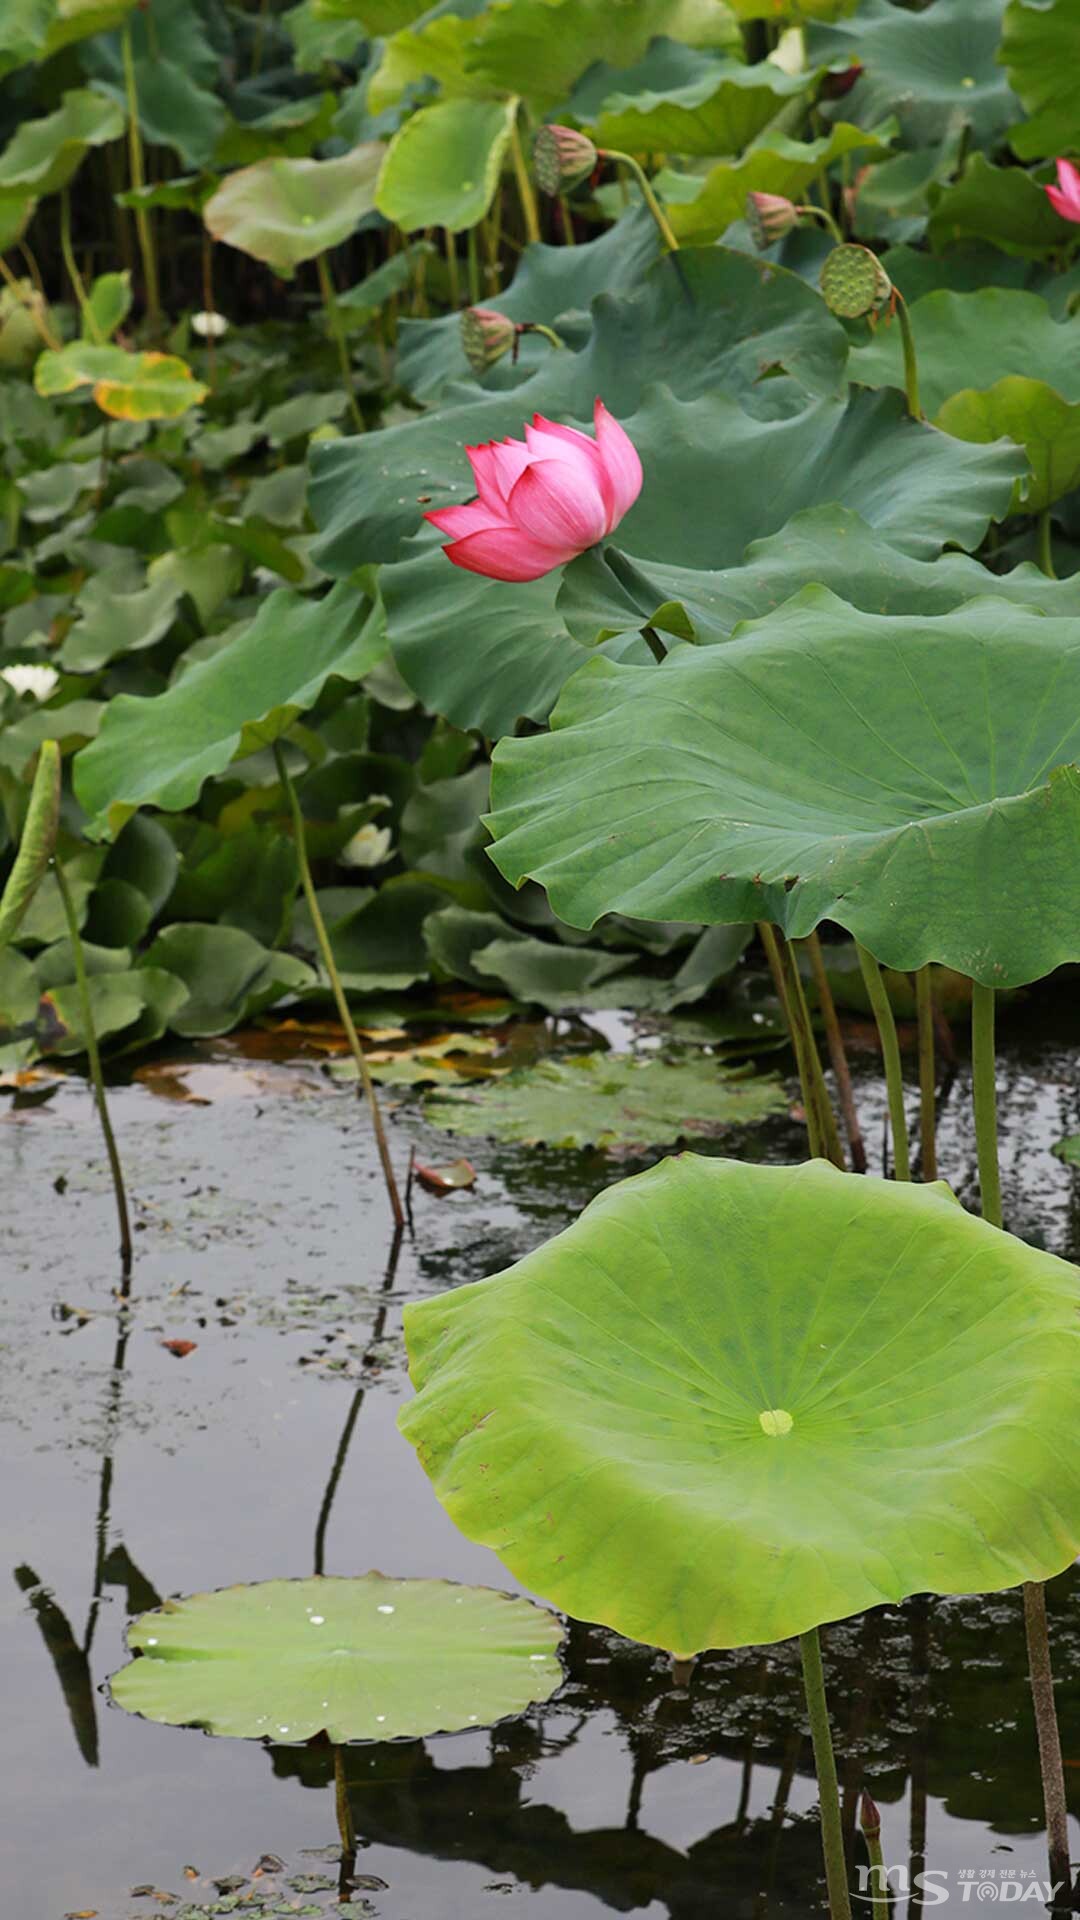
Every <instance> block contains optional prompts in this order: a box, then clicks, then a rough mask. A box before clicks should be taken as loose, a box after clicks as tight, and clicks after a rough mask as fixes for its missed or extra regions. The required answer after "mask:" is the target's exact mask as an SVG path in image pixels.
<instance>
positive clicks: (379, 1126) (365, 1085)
mask: <svg viewBox="0 0 1080 1920" xmlns="http://www.w3.org/2000/svg"><path fill="white" fill-rule="evenodd" d="M274 760H275V762H276V764H277V770H278V778H279V780H280V781H281V784H282V787H283V788H284V790H285V794H286V797H287V799H288V802H289V811H290V812H291V814H292V822H293V837H294V839H295V843H296V858H297V860H298V862H299V865H300V884H301V886H302V888H303V891H304V899H305V900H306V902H307V909H308V912H309V914H310V915H311V924H312V926H313V928H314V930H315V939H316V941H317V943H318V947H319V952H320V954H321V956H322V962H323V965H324V967H325V968H326V972H327V977H328V979H329V981H330V989H331V992H332V993H333V996H334V1004H335V1006H336V1007H337V1011H338V1019H339V1020H340V1021H341V1024H342V1026H343V1027H344V1029H345V1036H346V1038H347V1040H348V1042H349V1049H350V1051H351V1053H352V1057H353V1059H354V1060H355V1061H356V1070H357V1073H358V1074H359V1076H360V1086H361V1088H362V1090H363V1094H364V1098H365V1099H366V1101H367V1103H368V1107H369V1109H370V1111H371V1124H372V1127H373V1129H374V1132H375V1144H376V1146H377V1147H378V1150H379V1159H380V1161H381V1163H382V1170H383V1179H384V1180H385V1182H386V1192H387V1197H388V1199H389V1201H390V1209H391V1212H392V1213H393V1216H394V1225H395V1227H402V1226H404V1224H405V1210H404V1208H403V1207H402V1204H401V1195H400V1194H399V1192H398V1186H397V1181H396V1179H395V1177H394V1166H393V1162H392V1160H391V1158H390V1148H389V1145H388V1143H387V1139H386V1131H385V1128H384V1126H383V1117H382V1109H381V1107H380V1106H379V1097H378V1095H377V1093H376V1092H375V1082H374V1081H373V1080H372V1078H371V1073H370V1071H369V1069H368V1063H367V1061H366V1060H365V1058H364V1049H363V1047H362V1046H361V1045H360V1039H359V1036H358V1034H357V1031H356V1028H355V1026H354V1025H353V1017H352V1014H351V1013H350V1012H349V1003H348V1000H347V999H346V998H345V989H344V987H343V986H342V984H341V975H340V974H339V972H338V970H337V962H336V961H335V959H334V950H333V948H332V946H331V945H330V936H329V934H328V933H327V931H326V922H325V920H324V919H323V917H322V910H321V908H320V906H319V902H318V897H317V895H316V892H315V882H314V880H313V879H312V877H311V865H310V862H309V860H308V852H307V835H306V833H305V830H304V816H303V814H302V813H301V811H300V801H299V798H298V796H297V792H296V787H295V785H294V784H293V779H292V775H291V774H290V772H289V769H288V767H287V766H286V765H285V755H284V754H283V753H282V751H281V742H280V741H279V740H275V741H274Z"/></svg>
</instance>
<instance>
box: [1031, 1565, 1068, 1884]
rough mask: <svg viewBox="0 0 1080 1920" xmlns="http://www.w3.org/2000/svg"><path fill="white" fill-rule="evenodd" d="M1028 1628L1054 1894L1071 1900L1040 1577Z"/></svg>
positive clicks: (1065, 1812) (1035, 1585)
mask: <svg viewBox="0 0 1080 1920" xmlns="http://www.w3.org/2000/svg"><path fill="white" fill-rule="evenodd" d="M1024 1629H1025V1632H1026V1634H1027V1651H1028V1672H1029V1674H1030V1676H1031V1698H1032V1702H1033V1704H1034V1707H1035V1731H1036V1733H1037V1735H1038V1739H1039V1770H1040V1772H1041V1774H1042V1783H1043V1805H1044V1807H1045V1809H1046V1844H1047V1847H1048V1849H1049V1854H1050V1880H1051V1883H1052V1885H1053V1888H1054V1894H1055V1895H1056V1896H1064V1899H1066V1900H1067V1898H1068V1893H1069V1886H1070V1878H1069V1815H1068V1807H1067V1805H1066V1800H1065V1772H1064V1769H1063V1767H1062V1763H1061V1735H1060V1734H1059V1732H1058V1723H1057V1709H1056V1707H1055V1704H1054V1672H1053V1668H1052V1666H1051V1663H1050V1634H1049V1630H1048V1628H1047V1624H1046V1588H1045V1587H1044V1586H1043V1585H1042V1584H1041V1582H1039V1581H1037V1580H1026V1581H1025V1582H1024ZM1055 1903H1056V1902H1055Z"/></svg>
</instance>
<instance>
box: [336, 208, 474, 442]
mask: <svg viewBox="0 0 1080 1920" xmlns="http://www.w3.org/2000/svg"><path fill="white" fill-rule="evenodd" d="M447 239H448V240H449V235H447ZM315 266H316V269H317V271H318V275H319V291H320V293H321V294H322V303H323V306H324V308H325V309H326V324H327V326H328V327H329V329H330V332H331V334H332V335H333V339H334V345H335V346H336V348H337V355H338V363H339V365H340V367H341V377H342V379H343V380H344V382H345V391H346V392H347V394H348V396H349V412H350V413H351V414H352V418H353V425H354V426H355V428H356V431H357V433H363V431H364V416H363V414H362V413H361V411H360V402H359V401H358V400H357V398H356V385H355V382H354V380H353V370H352V361H351V360H350V359H349V343H348V340H347V339H346V336H345V328H344V326H343V325H342V321H341V308H340V307H339V306H338V303H337V295H336V293H335V292H334V282H333V280H332V279H331V277H330V268H329V267H328V265H327V263H326V255H325V253H320V254H317V255H316V258H315Z"/></svg>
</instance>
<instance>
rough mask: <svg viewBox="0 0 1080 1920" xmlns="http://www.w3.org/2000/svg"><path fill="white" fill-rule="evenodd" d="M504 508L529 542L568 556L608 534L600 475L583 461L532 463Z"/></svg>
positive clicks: (606, 512)
mask: <svg viewBox="0 0 1080 1920" xmlns="http://www.w3.org/2000/svg"><path fill="white" fill-rule="evenodd" d="M507 504H508V506H509V510H510V514H511V517H512V519H513V520H514V522H515V525H517V526H519V527H522V528H523V529H524V531H525V532H526V533H528V534H531V535H532V537H533V539H534V540H541V541H544V542H545V543H546V544H550V545H551V546H559V547H563V546H565V547H567V548H568V549H569V551H570V554H571V556H572V555H573V554H575V553H581V552H582V551H583V549H584V548H585V547H592V546H595V544H596V542H597V541H598V540H602V539H603V537H604V535H605V533H606V532H607V530H608V517H609V516H608V505H607V501H606V500H605V499H604V496H603V494H602V493H601V491H600V479H599V475H598V474H597V473H595V472H592V471H590V468H589V467H588V466H587V465H586V464H585V463H584V462H580V463H575V464H574V465H573V466H571V465H570V463H569V462H568V461H565V460H534V462H533V464H532V466H531V467H526V469H525V472H524V473H523V474H522V476H521V478H520V480H519V481H518V482H517V484H516V486H515V488H514V491H513V493H512V494H511V495H510V499H509V501H508V503H507Z"/></svg>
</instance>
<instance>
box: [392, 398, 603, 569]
mask: <svg viewBox="0 0 1080 1920" xmlns="http://www.w3.org/2000/svg"><path fill="white" fill-rule="evenodd" d="M593 419H594V422H595V426H596V438H595V440H590V438H589V436H588V434H587V433H580V432H579V431H578V429H577V428H576V427H560V426H558V425H557V424H556V423H555V421H554V420H545V419H544V417H543V414H540V413H536V414H534V415H533V420H532V425H531V426H527V427H526V428H525V438H524V440H491V441H489V442H488V444H487V446H484V447H466V449H465V451H466V453H467V454H468V456H469V465H470V466H471V467H472V470H473V474H474V476H475V479H476V489H477V498H476V499H475V500H472V501H470V502H469V505H468V506H465V507H440V508H439V510H438V511H437V512H436V513H426V514H425V515H424V518H425V520H430V521H431V522H432V525H433V526H436V527H438V529H439V531H440V533H448V534H449V535H450V545H449V546H448V547H445V548H444V549H443V551H444V553H445V554H446V556H447V559H448V560H452V561H453V562H454V565H455V566H456V567H465V568H466V569H467V570H468V572H470V573H483V574H486V575H487V576H488V578H489V579H490V580H539V578H540V576H541V574H545V573H550V572H551V571H552V568H553V567H561V566H563V565H564V564H565V562H566V561H567V560H573V559H575V558H576V556H577V555H578V554H579V553H584V552H585V549H586V547H594V546H595V545H596V543H597V541H598V540H603V539H604V538H605V536H606V535H607V534H609V533H612V532H613V531H614V529H615V528H616V527H617V526H618V524H619V521H620V520H621V519H622V517H623V514H624V513H625V512H626V511H627V508H628V507H632V506H633V504H634V501H635V500H636V499H637V497H638V494H639V493H640V492H641V461H640V460H639V459H638V456H637V452H636V449H635V447H634V443H633V441H632V440H631V439H630V437H629V435H628V434H626V433H624V432H623V429H622V428H621V427H620V425H619V423H618V421H617V420H615V419H613V418H612V416H611V414H610V413H609V412H608V410H607V408H606V407H605V405H604V403H603V401H602V400H597V402H596V406H595V407H594V409H593Z"/></svg>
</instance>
